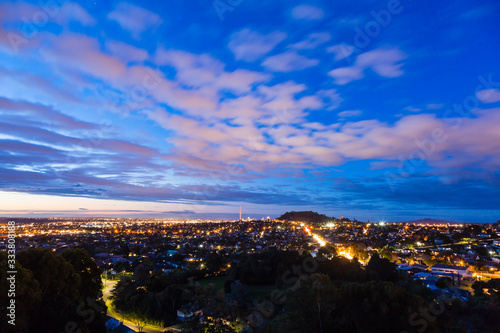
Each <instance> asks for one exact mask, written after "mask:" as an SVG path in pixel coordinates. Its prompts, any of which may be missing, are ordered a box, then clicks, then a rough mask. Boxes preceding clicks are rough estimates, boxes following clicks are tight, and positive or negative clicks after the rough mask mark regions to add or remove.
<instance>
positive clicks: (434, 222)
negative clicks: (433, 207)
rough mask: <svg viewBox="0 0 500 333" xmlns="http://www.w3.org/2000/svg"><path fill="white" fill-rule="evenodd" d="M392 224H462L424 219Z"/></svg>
mask: <svg viewBox="0 0 500 333" xmlns="http://www.w3.org/2000/svg"><path fill="white" fill-rule="evenodd" d="M393 223H410V224H460V223H463V222H451V221H445V220H436V219H431V218H425V219H420V220H414V221H404V222H403V221H402V222H393Z"/></svg>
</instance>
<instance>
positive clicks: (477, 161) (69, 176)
mask: <svg viewBox="0 0 500 333" xmlns="http://www.w3.org/2000/svg"><path fill="white" fill-rule="evenodd" d="M43 3H45V2H43V1H42V2H40V3H39V2H38V1H33V2H22V1H2V2H1V3H0V22H1V24H0V202H1V204H0V215H3V216H112V215H116V216H130V217H138V216H143V217H186V218H187V217H189V218H191V217H197V218H204V217H207V218H210V217H213V218H216V217H225V218H233V219H236V218H237V217H238V211H239V206H240V205H242V206H243V212H244V217H246V216H252V217H259V218H260V217H262V216H267V215H271V216H279V215H281V213H283V212H285V211H289V210H315V211H318V212H321V213H325V214H327V215H329V216H339V215H342V216H347V217H350V218H357V219H358V220H364V221H366V220H372V221H374V220H379V219H384V220H389V221H401V220H411V219H418V218H423V217H431V218H438V219H447V220H451V221H469V222H494V221H497V220H499V219H500V171H499V170H500V61H499V60H500V23H499V20H498V17H500V3H498V2H497V1H472V0H470V1H445V2H436V1H424V0H419V1H416V0H413V1H411V0H402V1H397V0H396V1H394V0H391V1H363V2H362V4H361V2H358V1H356V2H352V1H308V2H307V1H306V2H303V1H282V0H274V1H248V0H216V1H198V0H193V1H185V0H172V1H165V2H160V1H156V2H153V1H140V2H139V1H136V2H124V1H79V2H63V1H60V2H57V1H55V0H53V1H47V5H43Z"/></svg>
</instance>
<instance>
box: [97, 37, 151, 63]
mask: <svg viewBox="0 0 500 333" xmlns="http://www.w3.org/2000/svg"><path fill="white" fill-rule="evenodd" d="M106 49H107V50H108V51H109V52H110V53H111V54H113V55H115V56H117V57H119V58H120V59H122V60H124V61H126V62H132V61H137V62H143V61H145V60H146V59H147V58H148V56H149V55H148V51H146V50H144V49H140V48H137V47H135V46H132V45H130V44H126V43H123V42H120V41H115V40H106Z"/></svg>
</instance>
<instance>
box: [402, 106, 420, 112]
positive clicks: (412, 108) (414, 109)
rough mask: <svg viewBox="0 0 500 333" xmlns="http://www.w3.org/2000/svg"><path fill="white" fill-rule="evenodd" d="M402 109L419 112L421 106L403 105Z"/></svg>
mask: <svg viewBox="0 0 500 333" xmlns="http://www.w3.org/2000/svg"><path fill="white" fill-rule="evenodd" d="M404 110H406V111H410V112H420V111H422V109H421V108H417V107H415V106H411V105H409V106H407V107H405V108H404Z"/></svg>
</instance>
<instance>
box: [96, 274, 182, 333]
mask: <svg viewBox="0 0 500 333" xmlns="http://www.w3.org/2000/svg"><path fill="white" fill-rule="evenodd" d="M117 283H118V282H117V281H109V280H102V284H103V285H104V286H105V287H106V288H105V289H104V290H103V292H102V295H103V296H102V297H103V299H104V302H105V303H106V305H107V307H108V312H107V315H108V316H110V317H111V318H114V319H116V320H118V321H120V322H121V321H122V317H121V316H120V315H119V314H118V313H116V312H114V311H110V305H111V300H110V297H111V292H112V291H113V289H114V288H115V286H116V284H117ZM123 324H124V325H125V326H127V327H128V328H130V329H132V330H134V331H136V332H139V330H138V328H137V326H136V325H134V323H132V322H131V321H129V320H126V319H125V320H124V322H123ZM176 331H178V330H177V329H175V328H168V327H167V328H161V327H157V328H154V327H153V326H149V325H148V327H147V328H143V330H142V332H145V333H163V332H176Z"/></svg>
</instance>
